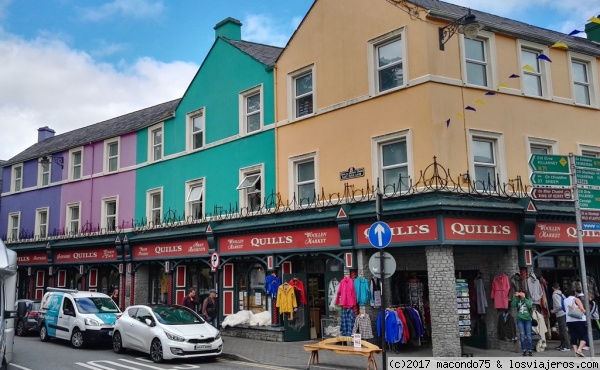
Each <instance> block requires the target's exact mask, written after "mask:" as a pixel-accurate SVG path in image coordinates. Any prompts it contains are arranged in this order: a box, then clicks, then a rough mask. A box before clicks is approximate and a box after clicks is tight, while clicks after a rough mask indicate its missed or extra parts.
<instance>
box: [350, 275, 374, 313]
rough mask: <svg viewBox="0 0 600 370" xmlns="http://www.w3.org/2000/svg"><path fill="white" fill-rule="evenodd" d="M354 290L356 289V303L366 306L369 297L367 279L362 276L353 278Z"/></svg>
mask: <svg viewBox="0 0 600 370" xmlns="http://www.w3.org/2000/svg"><path fill="white" fill-rule="evenodd" d="M354 290H355V291H356V303H358V305H359V306H366V305H367V303H368V302H369V300H370V299H371V291H370V290H369V281H368V280H367V279H366V278H364V277H362V276H361V277H358V278H356V279H354Z"/></svg>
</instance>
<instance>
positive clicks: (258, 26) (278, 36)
mask: <svg viewBox="0 0 600 370" xmlns="http://www.w3.org/2000/svg"><path fill="white" fill-rule="evenodd" d="M242 23H243V24H244V27H242V31H243V32H244V35H243V39H244V40H248V41H253V42H257V43H260V44H266V45H274V46H280V47H283V46H285V44H286V43H287V41H288V39H289V37H290V35H291V34H292V32H293V31H294V30H293V29H291V30H289V29H288V28H290V27H282V26H280V25H278V24H276V22H275V21H274V20H273V19H272V18H270V17H268V16H266V15H262V14H254V15H249V16H247V17H246V20H245V21H244V22H242Z"/></svg>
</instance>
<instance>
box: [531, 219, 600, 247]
mask: <svg viewBox="0 0 600 370" xmlns="http://www.w3.org/2000/svg"><path fill="white" fill-rule="evenodd" d="M581 235H582V236H583V242H584V243H595V244H597V243H600V231H598V230H583V231H582V234H581ZM535 241H536V242H541V243H577V225H576V224H563V223H556V222H538V223H537V224H536V225H535Z"/></svg>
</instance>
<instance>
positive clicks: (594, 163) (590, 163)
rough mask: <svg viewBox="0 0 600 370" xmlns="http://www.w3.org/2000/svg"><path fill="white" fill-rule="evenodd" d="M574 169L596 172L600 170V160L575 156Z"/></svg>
mask: <svg viewBox="0 0 600 370" xmlns="http://www.w3.org/2000/svg"><path fill="white" fill-rule="evenodd" d="M575 167H580V168H593V169H596V170H600V158H596V157H584V156H582V155H576V156H575Z"/></svg>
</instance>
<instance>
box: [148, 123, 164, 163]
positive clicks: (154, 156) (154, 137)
mask: <svg viewBox="0 0 600 370" xmlns="http://www.w3.org/2000/svg"><path fill="white" fill-rule="evenodd" d="M162 157H163V127H162V125H160V126H158V127H153V128H151V129H150V161H151V162H156V161H160V160H161V159H162Z"/></svg>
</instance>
